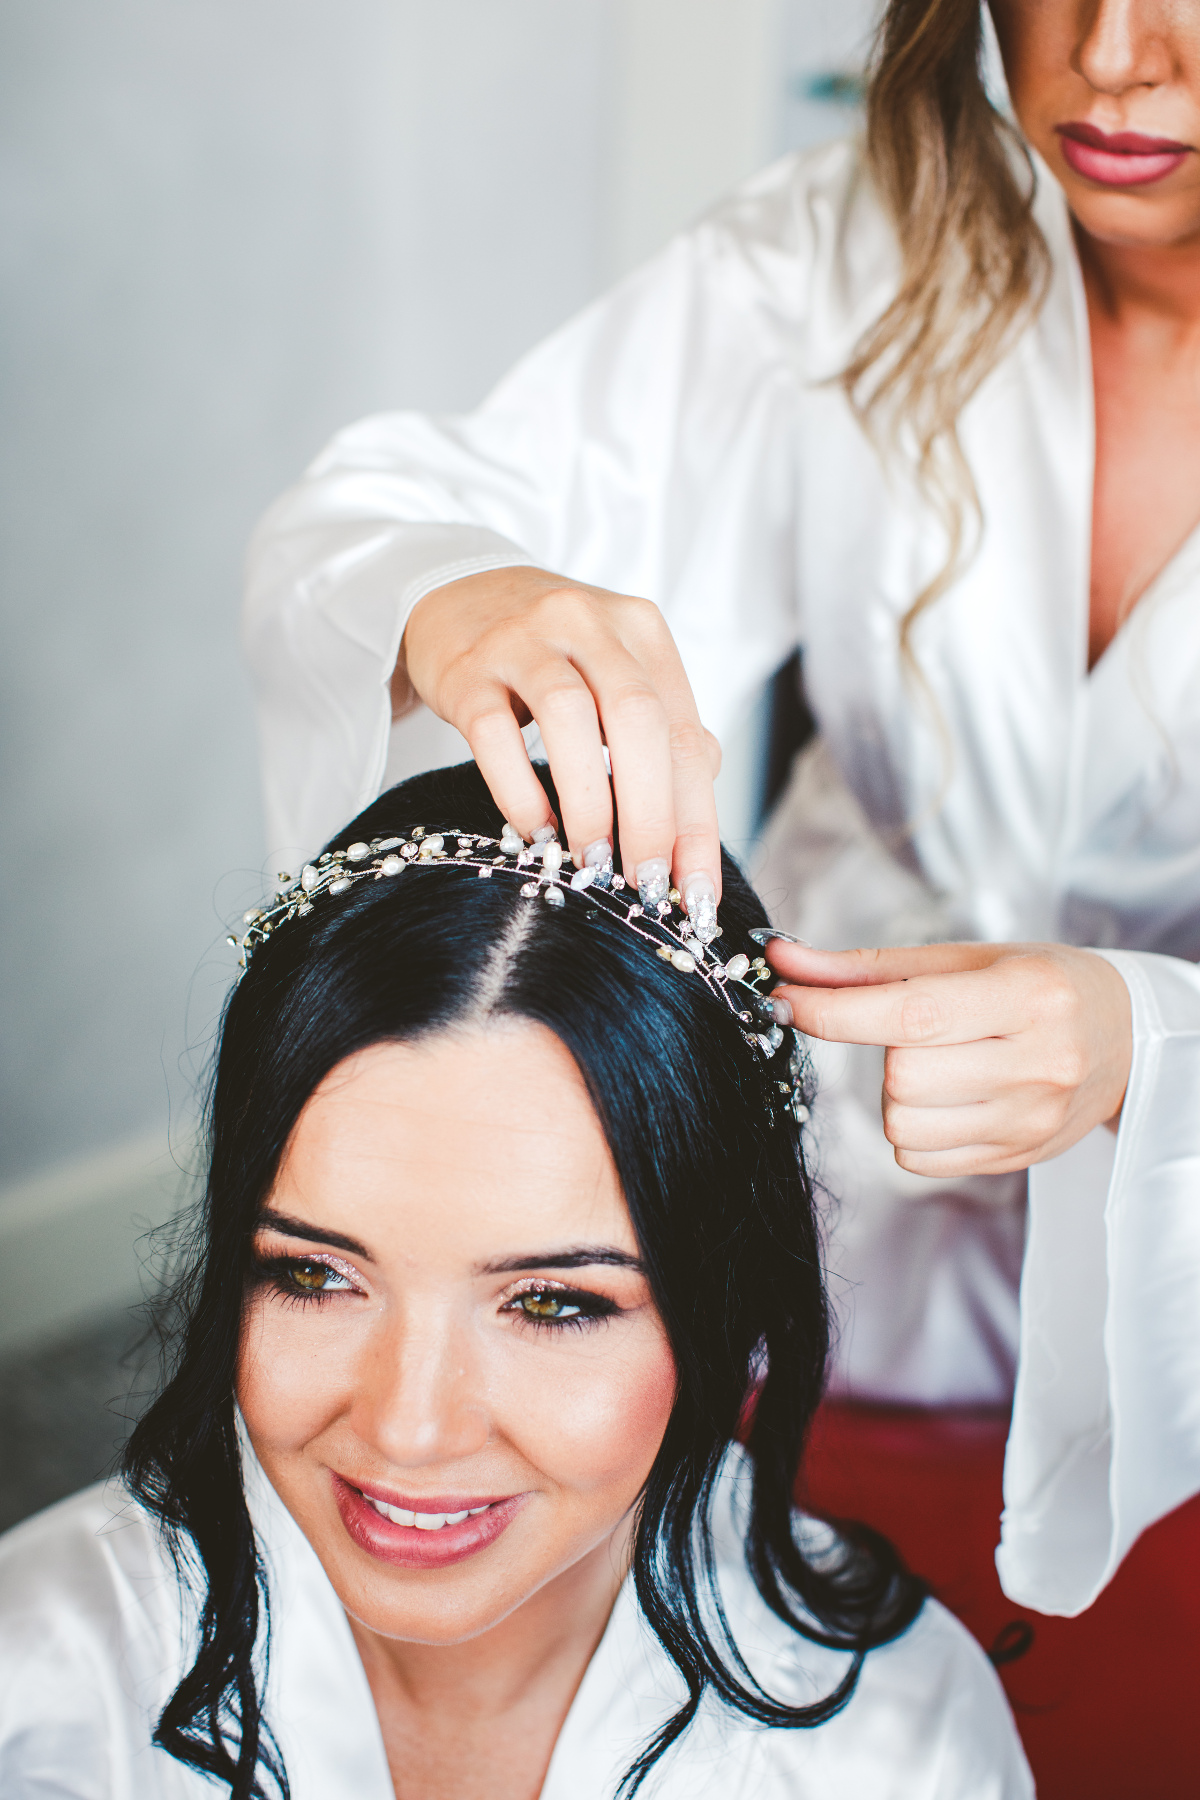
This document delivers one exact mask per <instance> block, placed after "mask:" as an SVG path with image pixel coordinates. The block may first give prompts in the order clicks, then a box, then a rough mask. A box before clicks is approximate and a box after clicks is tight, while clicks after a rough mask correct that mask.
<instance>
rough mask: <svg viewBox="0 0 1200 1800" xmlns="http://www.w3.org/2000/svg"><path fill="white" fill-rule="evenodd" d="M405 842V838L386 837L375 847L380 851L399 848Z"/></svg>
mask: <svg viewBox="0 0 1200 1800" xmlns="http://www.w3.org/2000/svg"><path fill="white" fill-rule="evenodd" d="M403 842H404V839H403V838H384V840H383V842H382V843H381V844H376V846H375V848H376V849H377V850H378V851H380V852H382V851H384V850H398V849H399V848H400V846H401V844H402V843H403Z"/></svg>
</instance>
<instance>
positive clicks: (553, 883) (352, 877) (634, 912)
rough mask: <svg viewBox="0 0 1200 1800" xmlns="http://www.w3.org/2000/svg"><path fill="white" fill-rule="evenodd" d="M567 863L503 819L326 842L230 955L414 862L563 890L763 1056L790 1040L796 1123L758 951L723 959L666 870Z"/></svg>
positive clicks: (798, 1054)
mask: <svg viewBox="0 0 1200 1800" xmlns="http://www.w3.org/2000/svg"><path fill="white" fill-rule="evenodd" d="M451 846H453V848H451ZM571 862H572V858H571V855H570V852H569V851H566V850H564V849H563V847H562V845H561V844H560V843H559V842H558V841H557V838H556V836H555V835H554V833H553V829H552V828H551V827H549V826H546V827H544V828H543V829H542V830H540V831H538V832H537V833H535V835H534V839H533V842H532V843H526V842H525V840H524V839H523V838H522V837H521V836H520V834H519V833H518V832H517V830H516V828H515V827H514V826H511V825H505V827H504V831H503V833H502V835H501V836H500V837H499V838H492V837H484V836H481V835H480V833H479V832H476V831H457V830H447V829H438V830H430V829H429V828H427V827H426V826H423V825H417V826H414V827H413V829H412V830H411V831H410V832H409V834H408V836H407V837H385V838H372V839H371V841H370V843H365V842H362V843H354V844H348V845H347V846H346V848H345V849H344V850H327V851H325V852H324V854H323V855H321V856H319V857H318V858H317V859H316V861H315V862H310V863H305V865H304V867H303V868H302V869H301V871H300V875H299V878H298V879H294V878H293V877H292V876H291V875H289V874H287V873H286V872H285V873H283V874H281V875H280V877H279V880H280V882H281V884H282V885H281V886H280V888H279V891H278V892H277V894H276V896H275V898H274V900H273V901H272V902H271V903H270V904H269V905H267V906H263V907H252V908H251V910H250V911H249V912H247V913H245V914H243V918H242V924H243V926H244V928H245V929H244V933H243V935H242V937H240V938H238V937H235V936H231V937H230V938H229V940H228V941H229V943H230V944H231V945H232V946H233V948H234V949H236V950H237V951H238V953H239V954H238V965H239V967H240V968H241V969H245V968H247V967H248V965H249V963H250V959H251V957H252V956H253V954H254V952H255V950H256V949H257V948H258V947H259V946H260V945H261V944H264V943H266V941H267V939H268V938H270V937H272V936H274V934H275V933H276V932H277V931H278V930H279V929H280V927H281V926H283V925H286V924H288V923H289V922H290V921H291V920H292V919H297V918H305V917H307V916H308V914H310V913H311V912H312V910H313V906H314V903H315V902H316V901H317V900H319V899H321V898H322V896H324V895H328V896H330V897H336V896H338V895H340V894H344V893H346V892H348V891H349V889H350V888H352V887H353V886H354V885H355V884H356V883H357V882H360V881H394V880H396V879H397V877H399V876H402V875H405V874H411V873H412V872H413V871H415V870H429V869H436V868H463V869H474V870H475V873H476V876H477V878H478V879H480V880H483V881H488V880H491V879H493V878H494V877H495V876H497V875H503V876H508V877H509V878H510V879H511V878H512V877H516V878H517V879H519V880H520V882H521V895H522V898H523V899H525V900H527V901H530V902H537V901H539V900H540V901H541V902H542V903H544V904H545V905H547V906H550V907H552V908H558V907H562V906H565V905H566V903H567V895H568V894H573V895H577V896H578V898H579V900H580V901H581V902H584V903H586V904H587V906H588V907H589V909H590V916H591V917H595V916H596V914H597V913H599V912H603V913H605V914H607V915H608V917H609V918H612V919H615V920H616V921H617V922H618V924H621V925H623V926H625V927H626V929H627V930H629V931H633V932H636V933H637V935H638V936H639V937H640V938H644V939H645V941H646V943H647V944H649V945H651V946H652V947H653V949H654V951H655V954H656V955H657V956H658V957H660V958H661V960H662V961H663V962H665V963H668V964H669V965H670V966H671V968H673V969H674V970H675V971H676V972H677V973H678V974H679V975H681V976H684V977H688V976H694V977H697V978H698V979H699V980H701V981H703V982H704V984H705V986H706V987H707V988H708V990H709V992H710V993H712V994H713V995H715V996H716V997H717V998H719V999H720V1000H721V1002H722V1003H723V1004H724V1005H725V1006H726V1007H728V1009H729V1011H730V1012H731V1013H732V1014H733V1016H734V1018H735V1019H736V1020H737V1022H738V1024H739V1025H740V1026H741V1029H742V1036H743V1037H744V1038H745V1040H746V1043H747V1044H749V1045H750V1046H751V1047H752V1048H753V1049H754V1050H755V1051H757V1052H758V1053H760V1054H761V1055H762V1056H764V1057H766V1058H768V1059H773V1058H774V1057H775V1055H776V1054H777V1052H778V1051H779V1050H780V1049H782V1047H783V1045H784V1043H785V1041H786V1040H787V1039H788V1038H789V1037H790V1038H791V1040H792V1051H791V1055H790V1057H789V1059H788V1065H787V1075H788V1078H787V1080H786V1081H784V1080H782V1079H781V1080H779V1081H778V1084H777V1085H778V1088H779V1091H780V1093H781V1094H783V1095H785V1096H787V1101H788V1105H789V1107H790V1110H791V1112H792V1114H793V1116H794V1118H795V1119H796V1122H797V1123H798V1124H802V1123H803V1122H804V1120H805V1119H807V1117H808V1109H807V1107H805V1105H804V1104H803V1100H802V1097H801V1087H800V1083H801V1079H802V1074H803V1067H804V1056H803V1052H802V1049H801V1042H800V1039H799V1037H798V1036H797V1034H796V1033H795V1032H790V1031H789V1032H785V1031H784V1029H783V1027H782V1026H781V1025H780V1024H779V1022H778V1020H777V1019H776V1016H775V1008H774V1005H773V1003H772V1001H771V1000H770V999H769V998H768V996H767V995H766V994H765V993H763V991H762V988H763V984H764V983H765V982H767V981H768V980H770V979H771V970H770V968H769V967H768V964H767V961H766V958H765V957H763V956H755V957H749V956H747V955H745V954H744V953H743V952H740V951H739V952H738V953H737V954H736V955H734V956H731V957H730V958H729V959H728V961H726V960H724V959H723V958H722V956H721V954H720V952H719V951H718V950H717V949H716V948H715V947H714V946H715V944H716V942H717V940H718V939H719V938H720V937H721V936H722V932H721V928H720V926H719V925H718V924H717V922H716V916H715V909H713V908H712V907H711V902H710V905H709V907H708V908H705V909H704V911H703V912H702V913H700V914H698V917H697V919H696V920H695V921H693V920H692V919H690V918H689V917H688V915H687V913H686V912H685V911H684V910H683V909H682V907H681V905H680V894H679V891H678V889H676V888H673V887H672V886H671V885H670V882H669V879H668V877H667V876H666V875H665V874H662V875H658V874H656V875H655V876H654V877H653V878H652V879H650V880H648V881H643V882H642V884H641V885H640V887H639V888H638V889H637V890H636V891H635V890H634V889H633V888H631V887H630V886H629V884H628V883H627V882H626V881H625V878H624V877H623V876H622V875H617V874H614V873H613V867H612V861H611V858H610V859H609V860H608V861H606V862H603V863H600V864H598V865H594V864H592V863H590V862H589V863H588V864H586V865H585V866H584V867H582V868H578V869H575V870H574V872H573V873H572V872H571V869H570V867H569V866H568V865H569V864H570V863H571Z"/></svg>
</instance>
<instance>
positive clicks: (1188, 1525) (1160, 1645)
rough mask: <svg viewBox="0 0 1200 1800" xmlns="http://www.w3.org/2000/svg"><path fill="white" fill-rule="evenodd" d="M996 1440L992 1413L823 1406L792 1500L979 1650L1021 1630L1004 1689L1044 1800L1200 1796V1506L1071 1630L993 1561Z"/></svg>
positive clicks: (1166, 1530) (1164, 1530)
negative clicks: (929, 1598) (1013, 1594)
mask: <svg viewBox="0 0 1200 1800" xmlns="http://www.w3.org/2000/svg"><path fill="white" fill-rule="evenodd" d="M1007 1430H1008V1419H1007V1415H1006V1414H1003V1413H997V1412H995V1411H990V1410H975V1409H962V1410H957V1409H947V1410H939V1411H932V1412H929V1411H924V1410H921V1409H918V1408H915V1407H914V1408H908V1407H883V1406H852V1405H841V1404H829V1405H826V1406H825V1407H824V1408H823V1409H822V1411H821V1413H820V1415H819V1416H818V1419H817V1422H816V1426H815V1429H814V1432H813V1438H812V1443H811V1446H810V1450H809V1455H808V1458H807V1461H806V1464H805V1468H804V1472H803V1474H802V1477H801V1481H800V1485H799V1489H798V1492H799V1496H800V1498H801V1500H802V1502H803V1503H804V1504H805V1505H806V1506H808V1507H809V1508H810V1509H811V1510H812V1511H814V1512H816V1513H820V1514H824V1515H825V1516H827V1517H830V1518H838V1517H841V1518H852V1519H861V1520H862V1521H863V1522H864V1523H866V1524H868V1525H873V1526H874V1527H875V1528H876V1530H878V1531H882V1532H884V1533H885V1534H886V1536H888V1537H889V1538H890V1539H891V1540H892V1542H893V1543H894V1544H895V1545H896V1547H897V1548H898V1549H899V1550H900V1552H901V1554H902V1555H903V1557H904V1559H905V1561H906V1562H907V1563H908V1565H909V1567H910V1568H912V1569H914V1570H916V1571H917V1572H918V1573H919V1574H921V1575H923V1576H925V1577H926V1579H927V1580H928V1581H929V1582H930V1584H931V1586H932V1588H933V1591H934V1593H935V1594H936V1595H937V1597H938V1599H940V1600H941V1601H943V1602H944V1604H945V1605H946V1606H948V1607H949V1608H950V1610H951V1611H952V1612H955V1613H957V1614H958V1617H959V1618H960V1619H961V1620H962V1621H963V1623H964V1624H965V1625H966V1626H967V1627H968V1628H969V1629H970V1631H972V1632H973V1633H974V1635H975V1637H976V1638H978V1640H979V1642H980V1643H981V1644H982V1645H983V1646H984V1648H985V1649H988V1650H990V1649H991V1648H992V1646H993V1645H994V1644H995V1643H996V1640H997V1637H998V1636H999V1634H1000V1633H1001V1631H1003V1630H1004V1628H1005V1627H1006V1626H1011V1625H1012V1624H1013V1622H1014V1621H1026V1622H1027V1623H1028V1624H1029V1625H1030V1626H1031V1627H1032V1629H1033V1633H1034V1637H1033V1643H1032V1646H1031V1647H1030V1649H1029V1650H1028V1651H1027V1653H1026V1654H1025V1655H1024V1656H1023V1657H1021V1658H1020V1660H1018V1661H1016V1662H1013V1663H1010V1664H1007V1665H1005V1666H1002V1667H1001V1669H1000V1678H1001V1680H1002V1681H1003V1683H1004V1686H1005V1688H1006V1690H1007V1692H1008V1697H1009V1700H1010V1702H1011V1703H1012V1708H1013V1712H1014V1714H1015V1716H1016V1720H1017V1725H1018V1727H1019V1729H1020V1732H1021V1737H1022V1739H1023V1741H1024V1744H1025V1753H1026V1755H1027V1756H1028V1757H1029V1761H1030V1764H1031V1765H1032V1768H1033V1772H1034V1776H1035V1777H1036V1780H1037V1787H1038V1795H1039V1800H1183V1796H1187V1795H1192V1794H1196V1795H1200V1498H1198V1499H1195V1500H1191V1501H1189V1502H1188V1504H1187V1505H1186V1506H1182V1507H1180V1508H1179V1510H1178V1511H1177V1512H1174V1513H1172V1514H1171V1516H1170V1517H1169V1518H1167V1519H1164V1520H1162V1522H1161V1523H1160V1524H1158V1525H1156V1526H1155V1527H1154V1528H1153V1530H1151V1531H1148V1532H1146V1533H1145V1534H1144V1536H1143V1537H1142V1538H1141V1539H1139V1541H1138V1543H1137V1544H1135V1546H1134V1548H1133V1550H1132V1551H1131V1552H1130V1554H1129V1556H1128V1557H1127V1558H1126V1560H1125V1562H1124V1564H1123V1565H1122V1567H1121V1568H1120V1570H1119V1571H1118V1573H1117V1576H1116V1578H1115V1580H1114V1581H1113V1582H1112V1584H1111V1586H1109V1587H1108V1588H1106V1590H1105V1591H1104V1593H1103V1594H1101V1596H1100V1598H1099V1599H1098V1600H1097V1601H1096V1603H1095V1605H1094V1606H1092V1607H1090V1608H1089V1609H1088V1611H1087V1612H1086V1613H1083V1614H1082V1615H1081V1616H1080V1617H1079V1618H1077V1619H1054V1618H1046V1617H1044V1616H1043V1615H1042V1614H1040V1613H1033V1612H1028V1611H1026V1610H1025V1609H1024V1608H1023V1607H1019V1606H1014V1605H1013V1604H1012V1602H1011V1601H1010V1600H1006V1599H1005V1597H1004V1595H1003V1593H1002V1592H1001V1589H1000V1583H999V1581H998V1579H997V1576H996V1565H995V1562H994V1560H993V1557H994V1551H995V1546H996V1543H997V1540H998V1537H999V1518H1000V1506H1001V1485H1000V1484H1001V1471H1002V1469H1003V1463H1004V1441H1005V1437H1006V1435H1007ZM1014 1635H1016V1634H1015V1633H1013V1632H1010V1633H1009V1636H1010V1638H1011V1637H1012V1636H1014ZM1193 1708H1195V1709H1196V1710H1195V1711H1193Z"/></svg>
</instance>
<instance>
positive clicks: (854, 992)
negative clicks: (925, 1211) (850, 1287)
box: [768, 938, 1133, 1176]
mask: <svg viewBox="0 0 1200 1800" xmlns="http://www.w3.org/2000/svg"><path fill="white" fill-rule="evenodd" d="M768 955H769V960H770V963H771V967H772V968H773V969H774V970H775V972H776V973H777V974H778V975H780V976H781V977H782V978H783V981H784V983H785V985H784V986H782V987H779V988H777V989H776V990H775V998H776V999H779V1000H786V1001H787V1002H788V1004H789V1005H790V1007H791V1009H792V1016H793V1020H794V1022H795V1024H796V1025H797V1027H798V1028H799V1029H800V1030H801V1031H803V1032H806V1033H807V1034H808V1035H809V1036H810V1037H818V1038H826V1039H829V1040H830V1041H832V1042H835V1043H843V1044H882V1045H886V1046H887V1056H886V1059H885V1062H884V1080H883V1128H884V1131H885V1133H886V1135H887V1138H888V1141H889V1142H890V1143H891V1144H892V1145H894V1147H895V1151H896V1161H897V1162H898V1163H899V1164H900V1166H901V1168H903V1169H910V1170H911V1171H912V1172H913V1173H914V1174H916V1175H932V1176H947V1175H982V1174H1000V1173H1002V1172H1003V1171H1006V1170H1009V1169H1024V1168H1027V1167H1028V1166H1029V1164H1030V1163H1036V1162H1044V1161H1046V1159H1047V1158H1049V1157H1052V1156H1058V1155H1059V1154H1060V1153H1061V1152H1062V1151H1064V1150H1067V1149H1069V1148H1070V1146H1071V1145H1072V1144H1074V1143H1076V1142H1078V1140H1079V1139H1080V1138H1081V1137H1084V1136H1085V1135H1086V1134H1087V1133H1088V1132H1089V1131H1091V1129H1092V1128H1093V1126H1095V1125H1102V1124H1106V1125H1109V1126H1112V1127H1113V1128H1114V1129H1115V1127H1116V1124H1117V1121H1118V1119H1119V1117H1120V1112H1121V1107H1122V1104H1123V1103H1124V1099H1125V1088H1126V1086H1127V1084H1128V1081H1129V1065H1130V1061H1131V1058H1132V1055H1133V1028H1132V1018H1131V1010H1130V1004H1129V990H1128V989H1127V987H1126V986H1125V983H1124V981H1123V980H1122V978H1121V976H1120V975H1119V974H1118V973H1117V971H1116V969H1114V968H1113V966H1112V964H1111V963H1110V962H1107V961H1106V960H1105V959H1104V957H1102V956H1097V955H1095V954H1094V953H1093V952H1092V951H1090V950H1076V949H1072V948H1070V947H1068V946H1065V945H1062V944H929V945H925V946H922V947H920V948H917V949H900V950H845V951H825V950H809V949H807V948H804V947H802V946H799V945H794V944H786V943H784V942H782V941H781V940H780V939H778V938H776V939H774V940H773V941H772V943H771V945H770V949H769V952H768Z"/></svg>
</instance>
